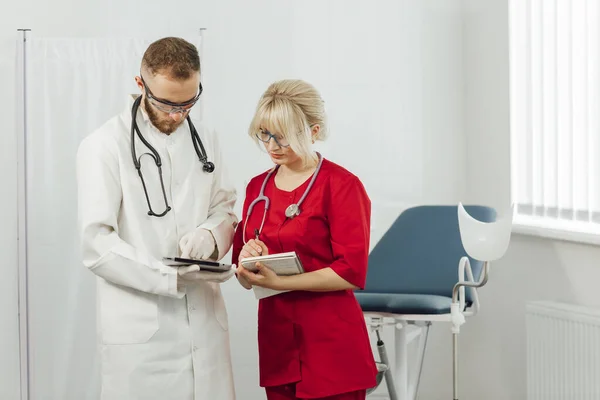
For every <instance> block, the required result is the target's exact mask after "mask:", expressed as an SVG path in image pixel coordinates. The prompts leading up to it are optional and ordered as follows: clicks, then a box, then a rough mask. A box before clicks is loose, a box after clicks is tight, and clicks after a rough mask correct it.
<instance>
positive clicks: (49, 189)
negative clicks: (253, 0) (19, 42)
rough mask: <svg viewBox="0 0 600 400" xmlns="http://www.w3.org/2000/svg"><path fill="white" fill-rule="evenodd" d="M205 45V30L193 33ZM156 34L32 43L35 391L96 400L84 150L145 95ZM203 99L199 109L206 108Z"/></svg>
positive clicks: (47, 396) (60, 398)
mask: <svg viewBox="0 0 600 400" xmlns="http://www.w3.org/2000/svg"><path fill="white" fill-rule="evenodd" d="M187 39H188V40H190V41H192V42H193V43H194V44H196V45H197V46H199V49H201V47H200V41H201V37H200V35H198V36H197V37H194V38H187ZM152 40H153V39H152V38H144V39H140V38H110V39H109V38H106V39H84V38H81V39H45V38H36V37H30V38H29V40H28V41H27V45H26V46H27V47H26V52H27V87H26V99H27V107H26V110H27V111H26V112H27V116H26V121H27V129H26V167H27V178H26V185H27V186H26V187H27V191H28V192H27V196H28V198H27V216H28V223H27V232H28V243H27V246H28V247H27V256H28V265H27V268H28V276H29V280H28V293H29V299H28V300H29V349H30V354H29V370H30V375H29V376H30V398H31V399H40V400H84V399H96V398H98V392H99V368H98V356H97V351H96V321H95V319H96V316H95V314H96V313H95V281H94V279H95V278H94V276H93V274H92V273H90V272H89V271H88V270H86V269H85V268H84V267H83V265H82V263H81V257H80V252H79V238H78V233H77V228H76V223H77V196H76V181H75V170H74V166H75V155H76V152H77V147H78V145H79V143H80V141H81V139H82V138H83V137H84V136H86V135H88V134H89V133H91V132H92V131H93V130H94V129H96V128H98V127H99V126H100V125H101V124H103V123H104V122H105V121H106V120H107V119H109V118H111V117H112V116H114V115H116V114H118V113H120V112H121V111H122V110H123V109H124V107H126V97H127V95H128V94H130V93H138V92H139V90H138V89H137V87H136V86H135V82H134V76H135V75H137V74H138V73H139V65H140V61H141V57H142V55H143V52H144V51H145V49H146V47H147V46H148V44H149V43H150V42H151V41H152ZM202 107H203V106H202V104H198V105H197V106H196V107H195V110H194V113H196V116H198V117H200V116H201V109H202Z"/></svg>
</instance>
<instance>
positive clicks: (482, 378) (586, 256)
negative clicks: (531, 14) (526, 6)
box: [421, 0, 600, 400]
mask: <svg viewBox="0 0 600 400" xmlns="http://www.w3.org/2000/svg"><path fill="white" fill-rule="evenodd" d="M463 6H464V25H463V29H464V31H463V35H464V42H463V43H464V67H465V70H464V74H465V90H464V93H465V100H464V107H465V123H466V133H467V160H468V164H467V177H468V179H467V193H468V200H470V201H471V202H479V203H483V204H488V205H492V206H494V207H498V208H500V207H506V205H507V204H509V202H510V153H509V146H510V131H509V126H510V125H509V60H508V40H509V36H508V1H507V0H463ZM598 260H600V248H598V247H596V246H587V245H580V244H575V243H568V242H560V241H555V240H547V239H541V238H536V237H527V236H521V235H514V236H513V238H512V241H511V244H510V247H509V249H508V252H507V254H506V256H505V257H504V258H503V259H502V260H500V261H498V262H496V263H495V264H494V265H493V269H492V275H491V279H490V281H489V283H488V285H487V286H486V287H485V288H484V289H483V290H482V291H481V292H480V293H481V301H482V312H481V314H480V315H479V316H478V317H477V318H475V319H473V320H472V321H470V322H469V323H467V324H466V325H465V326H464V328H463V330H462V333H461V339H460V343H461V346H462V349H461V350H462V353H461V363H460V366H461V371H460V376H461V380H462V382H463V385H462V388H461V394H462V395H463V396H462V397H461V399H465V400H479V399H486V400H524V399H525V398H526V375H525V374H526V358H525V355H526V353H525V304H526V302H527V301H530V300H538V299H541V300H556V301H564V302H568V303H575V304H582V305H590V306H597V307H598V306H600V291H598V282H600V268H598ZM433 344H434V346H435V348H438V346H439V348H440V350H441V352H440V354H436V355H431V354H430V357H429V359H428V362H429V364H428V367H427V366H426V368H425V370H424V374H425V381H424V383H425V387H423V396H422V397H421V398H423V399H438V398H450V395H451V391H449V390H447V384H449V383H451V377H450V375H449V374H450V369H449V368H450V366H451V360H450V352H449V351H448V349H449V348H450V345H451V342H450V336H449V332H448V331H447V330H446V331H445V332H443V334H442V333H440V335H439V336H438V335H436V337H435V339H434V341H433ZM442 345H445V346H446V348H445V349H443V350H442V349H441V346H442ZM430 350H431V349H430ZM435 364H437V365H435ZM434 382H440V383H443V384H444V385H445V386H443V387H442V385H440V384H437V385H435V384H434Z"/></svg>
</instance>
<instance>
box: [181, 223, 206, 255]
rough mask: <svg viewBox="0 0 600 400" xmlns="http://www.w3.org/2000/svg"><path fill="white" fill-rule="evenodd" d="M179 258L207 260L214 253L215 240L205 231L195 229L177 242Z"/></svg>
mask: <svg viewBox="0 0 600 400" xmlns="http://www.w3.org/2000/svg"><path fill="white" fill-rule="evenodd" d="M179 248H180V249H181V258H191V259H193V260H208V259H209V258H210V256H211V255H212V254H213V252H214V251H215V239H214V238H213V235H212V233H210V232H209V231H208V230H206V229H202V228H200V229H195V230H193V231H191V232H190V233H188V234H187V235H185V236H184V237H182V238H181V240H180V241H179Z"/></svg>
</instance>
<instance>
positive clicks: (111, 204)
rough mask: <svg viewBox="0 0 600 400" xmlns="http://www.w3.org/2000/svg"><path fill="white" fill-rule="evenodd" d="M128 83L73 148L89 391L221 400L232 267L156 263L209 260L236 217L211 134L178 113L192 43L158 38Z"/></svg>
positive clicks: (192, 66) (195, 74) (193, 92)
mask: <svg viewBox="0 0 600 400" xmlns="http://www.w3.org/2000/svg"><path fill="white" fill-rule="evenodd" d="M135 79H136V82H137V85H138V87H139V88H140V90H141V96H128V101H127V106H126V107H125V109H124V110H123V112H122V113H121V114H120V115H117V116H115V117H113V118H112V119H110V120H109V121H107V122H106V123H105V124H104V125H103V126H102V127H100V128H99V129H98V130H96V131H95V132H93V133H92V134H91V135H89V136H88V137H86V138H85V139H84V140H83V141H82V143H81V145H80V147H79V150H78V154H77V182H78V200H79V210H78V211H79V225H80V234H81V240H82V247H83V263H84V264H85V266H86V267H87V268H89V269H90V270H91V271H92V272H93V273H94V274H96V275H97V277H98V278H97V313H98V334H99V340H100V352H101V355H100V358H101V365H102V369H101V376H102V393H101V397H102V399H103V400H137V399H139V400H142V399H143V400H153V399H157V400H158V399H160V400H166V399H169V400H233V399H235V393H234V389H233V378H232V368H231V360H230V346H229V334H228V317H227V311H226V309H225V303H224V301H223V297H222V295H221V289H220V283H222V282H224V281H226V280H228V279H229V278H230V277H231V276H232V274H233V272H234V270H233V269H232V270H230V271H226V272H218V273H214V272H204V271H199V269H198V266H196V265H194V266H189V267H179V268H176V267H171V266H168V265H166V264H165V263H164V262H163V258H164V257H174V256H180V257H185V258H193V259H212V260H220V259H221V258H222V257H223V256H224V255H225V254H226V253H227V252H228V251H229V249H230V247H231V243H232V240H233V234H234V229H235V226H236V224H237V222H238V220H237V218H236V216H235V214H234V212H233V207H234V204H235V202H236V193H235V190H234V189H233V188H232V186H230V184H229V183H228V182H227V179H226V173H225V162H224V160H223V159H222V158H221V154H220V151H219V145H218V141H217V136H216V135H215V134H214V133H213V132H211V131H209V130H208V129H207V128H205V127H204V126H202V125H201V124H199V123H198V122H196V123H195V124H194V123H192V121H191V120H188V118H187V117H188V116H189V111H190V109H191V108H192V106H193V105H194V104H195V103H196V102H197V101H198V99H199V97H200V95H201V92H202V86H201V83H200V60H199V55H198V52H197V49H196V48H195V47H194V46H193V45H192V44H190V43H188V42H186V41H184V40H182V39H179V38H164V39H161V40H158V41H156V42H154V43H152V44H151V45H150V46H149V47H148V49H147V50H146V52H145V54H144V57H143V59H142V62H141V69H140V76H136V77H135ZM138 167H139V169H138Z"/></svg>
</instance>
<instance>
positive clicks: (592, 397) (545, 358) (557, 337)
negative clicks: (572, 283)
mask: <svg viewBox="0 0 600 400" xmlns="http://www.w3.org/2000/svg"><path fill="white" fill-rule="evenodd" d="M526 328H527V400H600V309H594V308H588V307H581V306H575V305H570V304H564V303H555V302H531V303H529V304H527V311H526Z"/></svg>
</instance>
